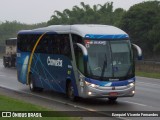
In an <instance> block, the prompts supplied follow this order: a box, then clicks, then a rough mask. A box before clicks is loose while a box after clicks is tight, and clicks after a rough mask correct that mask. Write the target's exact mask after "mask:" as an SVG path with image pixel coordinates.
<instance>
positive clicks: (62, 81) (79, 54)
mask: <svg viewBox="0 0 160 120" xmlns="http://www.w3.org/2000/svg"><path fill="white" fill-rule="evenodd" d="M132 46H134V47H135V48H136V49H137V52H138V57H141V55H142V51H141V49H140V48H139V47H138V46H137V45H135V44H133V45H132V44H131V42H130V38H129V36H128V35H127V34H126V33H125V32H124V31H122V30H121V29H119V28H117V27H113V26H109V25H53V26H49V27H44V28H39V29H34V30H22V31H20V32H19V33H18V36H17V74H18V81H19V82H21V83H23V84H27V85H29V87H30V90H31V91H35V90H40V91H41V90H43V89H51V90H54V91H57V92H61V93H64V94H66V95H67V96H68V97H69V98H70V99H71V100H74V99H75V98H76V97H83V98H108V99H109V100H111V101H115V100H116V99H117V97H132V96H134V94H135V64H134V55H133V50H132V48H133V47H132Z"/></svg>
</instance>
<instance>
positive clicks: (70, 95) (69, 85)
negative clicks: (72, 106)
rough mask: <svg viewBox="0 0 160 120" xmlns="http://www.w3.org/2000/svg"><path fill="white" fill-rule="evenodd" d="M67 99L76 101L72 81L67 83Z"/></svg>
mask: <svg viewBox="0 0 160 120" xmlns="http://www.w3.org/2000/svg"><path fill="white" fill-rule="evenodd" d="M66 93H67V97H68V98H69V99H70V100H71V101H75V100H76V97H75V95H74V88H73V85H72V83H71V81H69V82H68V83H67V91H66Z"/></svg>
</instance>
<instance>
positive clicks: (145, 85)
mask: <svg viewBox="0 0 160 120" xmlns="http://www.w3.org/2000/svg"><path fill="white" fill-rule="evenodd" d="M136 79H137V81H136V94H135V96H134V97H130V98H129V97H127V98H118V99H117V102H115V103H110V102H109V101H108V100H107V99H81V100H79V101H77V102H71V101H69V100H67V99H66V98H65V97H64V95H63V94H59V93H55V92H54V91H49V90H45V91H44V92H42V93H31V92H30V90H29V87H28V86H26V85H23V84H21V83H19V82H18V81H17V76H16V69H15V68H4V67H3V65H2V61H1V60H0V86H2V87H5V88H9V89H11V90H16V91H21V92H24V93H27V94H30V95H33V96H37V97H38V98H37V99H40V98H41V99H46V100H53V102H58V103H59V104H62V106H63V105H66V104H67V105H68V106H74V107H76V108H77V109H78V110H79V109H81V110H89V111H160V104H159V102H160V79H151V78H145V77H136ZM122 119H126V118H123V117H122ZM127 119H128V118H127ZM129 119H137V120H138V119H139V118H135V117H132V118H129ZM140 119H144V120H145V119H157V120H158V119H160V118H151V117H150V118H140Z"/></svg>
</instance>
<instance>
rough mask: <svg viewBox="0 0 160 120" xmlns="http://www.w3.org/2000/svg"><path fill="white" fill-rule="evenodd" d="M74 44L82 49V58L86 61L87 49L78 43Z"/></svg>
mask: <svg viewBox="0 0 160 120" xmlns="http://www.w3.org/2000/svg"><path fill="white" fill-rule="evenodd" d="M76 45H77V46H78V47H79V48H80V49H81V50H82V52H83V58H84V60H85V61H86V62H87V61H88V51H87V49H86V47H85V46H84V45H82V44H80V43H76Z"/></svg>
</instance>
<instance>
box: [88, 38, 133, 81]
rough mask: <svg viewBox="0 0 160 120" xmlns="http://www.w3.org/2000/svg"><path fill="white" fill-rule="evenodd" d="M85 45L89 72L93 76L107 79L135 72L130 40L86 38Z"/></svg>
mask: <svg viewBox="0 0 160 120" xmlns="http://www.w3.org/2000/svg"><path fill="white" fill-rule="evenodd" d="M85 46H86V48H87V50H88V62H87V73H88V75H89V76H90V77H91V78H98V79H102V80H107V79H106V78H119V77H126V76H127V75H128V74H133V73H132V72H133V71H132V55H131V48H130V42H129V40H110V41H106V40H104V41H103V40H102V41H100V40H85Z"/></svg>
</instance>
